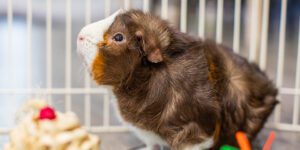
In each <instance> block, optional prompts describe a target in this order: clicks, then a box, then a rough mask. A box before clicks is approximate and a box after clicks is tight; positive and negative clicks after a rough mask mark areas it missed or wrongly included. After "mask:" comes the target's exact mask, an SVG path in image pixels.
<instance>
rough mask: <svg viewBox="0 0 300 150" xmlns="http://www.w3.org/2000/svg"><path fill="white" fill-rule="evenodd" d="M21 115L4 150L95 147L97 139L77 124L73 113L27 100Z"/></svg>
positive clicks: (75, 149)
mask: <svg viewBox="0 0 300 150" xmlns="http://www.w3.org/2000/svg"><path fill="white" fill-rule="evenodd" d="M19 114H20V113H19ZM21 114H23V116H22V117H21V119H20V121H18V124H17V126H16V127H15V128H14V129H13V130H12V131H11V132H10V142H9V143H8V144H6V145H5V147H4V150H99V146H100V140H99V138H98V137H97V136H96V135H92V134H89V133H88V132H87V131H86V130H85V129H84V128H83V127H81V125H80V123H79V120H78V117H77V116H76V115H75V114H74V113H73V112H67V113H61V112H58V111H55V110H54V109H53V108H51V107H49V106H48V105H47V104H46V103H45V102H44V101H29V102H28V103H27V104H26V105H25V107H23V109H22V111H21Z"/></svg>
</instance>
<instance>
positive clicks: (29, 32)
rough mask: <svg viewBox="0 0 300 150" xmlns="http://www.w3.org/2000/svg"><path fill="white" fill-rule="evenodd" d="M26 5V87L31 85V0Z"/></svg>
mask: <svg viewBox="0 0 300 150" xmlns="http://www.w3.org/2000/svg"><path fill="white" fill-rule="evenodd" d="M26 4H27V7H26V24H27V31H26V32H27V39H26V41H27V45H26V46H27V66H28V73H27V76H28V79H27V80H28V83H27V84H28V88H31V85H32V60H31V59H32V43H31V41H32V35H31V32H32V0H27V3H26Z"/></svg>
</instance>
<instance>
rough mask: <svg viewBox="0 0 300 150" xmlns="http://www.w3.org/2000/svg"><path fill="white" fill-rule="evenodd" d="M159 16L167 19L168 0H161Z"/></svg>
mask: <svg viewBox="0 0 300 150" xmlns="http://www.w3.org/2000/svg"><path fill="white" fill-rule="evenodd" d="M161 17H162V18H163V19H168V0H162V1H161Z"/></svg>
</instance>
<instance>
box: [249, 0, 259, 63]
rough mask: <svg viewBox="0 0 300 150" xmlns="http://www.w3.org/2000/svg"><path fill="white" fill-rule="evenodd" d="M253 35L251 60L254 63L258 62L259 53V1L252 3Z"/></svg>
mask: <svg viewBox="0 0 300 150" xmlns="http://www.w3.org/2000/svg"><path fill="white" fill-rule="evenodd" d="M251 5H252V6H251V33H250V36H251V37H250V48H249V49H250V52H249V60H250V61H251V62H254V61H255V60H256V53H257V40H256V39H257V24H258V22H257V16H258V0H253V1H252V2H251Z"/></svg>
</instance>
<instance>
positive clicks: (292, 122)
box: [0, 0, 300, 135]
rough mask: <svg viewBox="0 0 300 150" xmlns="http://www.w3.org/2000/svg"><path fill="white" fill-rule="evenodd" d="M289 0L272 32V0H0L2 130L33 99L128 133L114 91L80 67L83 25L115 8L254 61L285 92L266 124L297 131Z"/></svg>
mask: <svg viewBox="0 0 300 150" xmlns="http://www.w3.org/2000/svg"><path fill="white" fill-rule="evenodd" d="M227 3H229V4H227ZM287 4H288V1H287V0H281V1H280V4H279V6H280V16H279V17H277V18H278V22H277V24H278V26H277V28H276V27H273V29H270V28H271V27H272V26H271V25H270V21H271V19H270V17H269V16H270V12H271V9H270V6H271V4H270V0H264V1H259V0H251V1H246V0H234V1H231V2H228V1H226V2H225V1H224V0H214V1H213V2H212V1H209V0H194V1H188V0H176V1H168V0H160V1H158V0H153V1H152V0H143V1H140V0H139V1H137V0H124V1H122V0H115V1H111V0H97V1H96V0H85V1H81V0H65V1H59V0H45V1H37V0H26V1H21V0H20V1H16V0H1V1H0V6H2V7H0V14H1V15H0V17H1V19H0V35H1V36H0V41H1V44H0V45H1V47H0V52H1V53H0V54H1V55H0V58H2V59H1V64H2V65H1V64H0V66H1V69H0V73H1V75H2V77H0V78H1V79H0V98H1V100H0V101H1V102H0V104H1V109H3V110H2V111H1V115H0V116H1V118H0V119H1V121H0V134H1V135H7V134H8V132H9V130H10V128H11V127H12V125H13V118H14V113H13V112H14V111H16V110H17V107H18V106H20V105H21V103H22V102H23V101H25V100H26V99H27V98H28V97H36V96H40V97H43V98H46V99H47V100H48V101H49V103H50V104H53V106H55V107H56V108H57V109H59V110H62V111H75V112H76V113H77V114H78V115H79V116H80V118H81V122H82V123H83V124H84V126H85V127H86V128H87V129H89V130H90V131H92V132H124V131H127V129H126V127H124V126H122V125H121V124H120V123H119V122H118V121H117V119H115V117H114V113H113V112H114V111H113V110H112V106H111V104H110V100H111V99H113V98H114V97H113V95H111V93H110V92H109V90H108V89H105V88H103V87H98V86H96V85H94V84H93V82H92V81H90V78H89V75H88V74H87V73H85V70H84V69H80V67H78V66H80V60H79V59H78V58H77V56H76V44H75V42H76V40H75V39H76V35H77V33H78V32H79V30H80V28H81V27H83V26H84V25H85V24H89V23H91V22H92V21H96V20H99V19H102V18H104V17H105V16H108V15H109V14H110V13H111V12H113V11H114V10H117V9H118V8H124V9H131V8H134V9H142V10H143V11H145V12H151V13H154V14H156V15H161V17H162V18H164V19H169V20H170V21H171V22H172V23H174V24H175V26H176V25H177V24H178V28H179V29H180V30H181V31H182V32H189V33H191V34H194V35H198V36H200V37H202V38H213V39H215V40H216V41H217V42H218V43H224V44H225V45H228V46H229V47H233V50H234V51H235V52H236V53H241V55H243V56H245V57H247V58H249V60H250V61H253V62H257V63H258V64H259V66H260V67H261V68H262V69H263V70H266V71H267V73H268V75H269V76H270V77H271V78H272V79H273V80H274V82H275V83H276V85H277V86H278V88H279V92H280V96H279V100H281V105H278V106H277V107H276V110H275V112H274V116H272V117H271V118H270V119H269V121H268V124H267V127H270V128H276V129H280V130H289V131H300V124H299V120H300V118H299V113H300V112H299V105H300V104H299V95H300V47H299V46H298V44H299V43H300V34H299V35H296V34H295V33H296V32H298V30H299V28H297V31H293V32H292V34H293V35H291V37H292V40H291V41H292V42H291V41H288V42H289V43H288V44H289V45H288V46H286V42H287V40H286V24H287V20H286V17H287ZM228 5H231V6H230V7H227V6H228ZM225 6H226V7H225ZM191 7H193V8H191ZM228 8H232V9H231V10H230V9H228ZM273 11H274V10H273ZM174 14H175V15H174ZM176 14H177V15H176ZM171 16H173V17H171ZM174 16H175V17H174ZM174 18H175V19H174ZM245 18H247V19H245ZM298 18H299V16H298ZM245 22H247V23H249V24H248V25H245ZM273 23H274V22H273ZM19 24H22V25H21V26H20V25H19ZM273 30H276V31H278V32H277V33H271V32H272V31H273ZM291 37H289V39H290V38H291ZM298 40H299V41H298ZM270 49H272V50H270ZM286 49H289V50H288V51H287V50H286ZM13 68H17V70H14V69H13ZM80 70H81V71H80ZM98 106H99V107H98ZM93 109H94V110H93ZM8 116H9V117H8ZM94 120H98V122H97V121H96V122H95V121H94Z"/></svg>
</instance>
